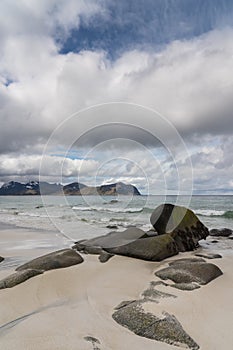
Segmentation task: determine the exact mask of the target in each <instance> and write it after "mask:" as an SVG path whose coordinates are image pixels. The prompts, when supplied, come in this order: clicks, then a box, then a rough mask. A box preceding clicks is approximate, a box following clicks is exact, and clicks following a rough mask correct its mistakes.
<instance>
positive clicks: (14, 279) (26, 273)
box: [0, 269, 43, 289]
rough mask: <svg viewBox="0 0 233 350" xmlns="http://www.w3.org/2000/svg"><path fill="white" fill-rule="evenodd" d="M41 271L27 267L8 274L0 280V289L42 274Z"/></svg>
mask: <svg viewBox="0 0 233 350" xmlns="http://www.w3.org/2000/svg"><path fill="white" fill-rule="evenodd" d="M42 273H43V271H40V270H35V269H27V270H23V271H18V272H15V273H13V274H12V275H9V276H7V277H5V278H4V279H2V280H1V281H0V289H5V288H12V287H14V286H16V285H17V284H20V283H22V282H25V281H27V280H28V279H29V278H32V277H34V276H37V275H40V274H42Z"/></svg>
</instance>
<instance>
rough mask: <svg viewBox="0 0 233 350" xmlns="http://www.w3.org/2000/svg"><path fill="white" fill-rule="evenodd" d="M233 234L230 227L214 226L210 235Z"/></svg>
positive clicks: (222, 235)
mask: <svg viewBox="0 0 233 350" xmlns="http://www.w3.org/2000/svg"><path fill="white" fill-rule="evenodd" d="M232 234H233V231H232V230H231V229H229V228H221V229H217V228H214V229H212V230H210V236H215V237H229V236H230V235H232Z"/></svg>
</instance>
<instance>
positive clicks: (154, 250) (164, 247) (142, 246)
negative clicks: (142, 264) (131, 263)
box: [105, 234, 178, 261]
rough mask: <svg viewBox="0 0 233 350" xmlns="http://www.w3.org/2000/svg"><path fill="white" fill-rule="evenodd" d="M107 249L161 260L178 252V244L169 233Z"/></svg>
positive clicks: (130, 255) (122, 253) (137, 256)
mask: <svg viewBox="0 0 233 350" xmlns="http://www.w3.org/2000/svg"><path fill="white" fill-rule="evenodd" d="M105 250H107V251H108V252H109V253H113V254H117V255H124V256H128V257H132V258H137V259H143V260H149V261H161V260H163V259H165V258H168V257H171V256H173V255H176V254H178V249H177V245H176V243H175V241H174V239H173V238H172V237H171V236H170V235H168V234H165V235H160V236H154V237H147V238H140V239H138V240H136V241H132V242H130V243H128V244H125V245H122V246H119V247H115V248H106V249H105Z"/></svg>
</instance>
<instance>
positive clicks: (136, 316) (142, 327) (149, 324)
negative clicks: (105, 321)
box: [112, 301, 199, 350]
mask: <svg viewBox="0 0 233 350" xmlns="http://www.w3.org/2000/svg"><path fill="white" fill-rule="evenodd" d="M143 303H144V302H143V301H135V302H131V303H129V304H126V305H125V306H123V307H121V308H119V309H118V310H117V311H115V312H114V313H113V315H112V317H113V319H114V320H115V321H116V322H117V323H118V324H120V325H121V326H123V327H126V328H128V329H129V330H130V331H132V332H134V333H135V334H137V335H139V336H141V337H145V338H148V339H153V340H157V341H161V342H165V343H167V344H171V345H177V346H182V347H186V348H187V347H188V348H189V349H192V350H197V349H199V346H198V345H197V343H196V342H195V341H194V340H193V339H192V338H191V337H190V336H189V335H188V334H187V333H186V332H185V330H184V329H183V327H182V326H181V324H180V323H179V321H178V320H177V319H176V317H175V316H173V315H170V314H168V313H163V315H162V316H161V315H159V316H156V315H154V314H152V313H148V312H145V311H144V309H143Z"/></svg>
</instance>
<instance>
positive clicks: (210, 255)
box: [195, 253, 222, 259]
mask: <svg viewBox="0 0 233 350" xmlns="http://www.w3.org/2000/svg"><path fill="white" fill-rule="evenodd" d="M195 255H196V256H201V257H202V258H206V259H220V258H222V255H220V254H215V253H197V254H195Z"/></svg>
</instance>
